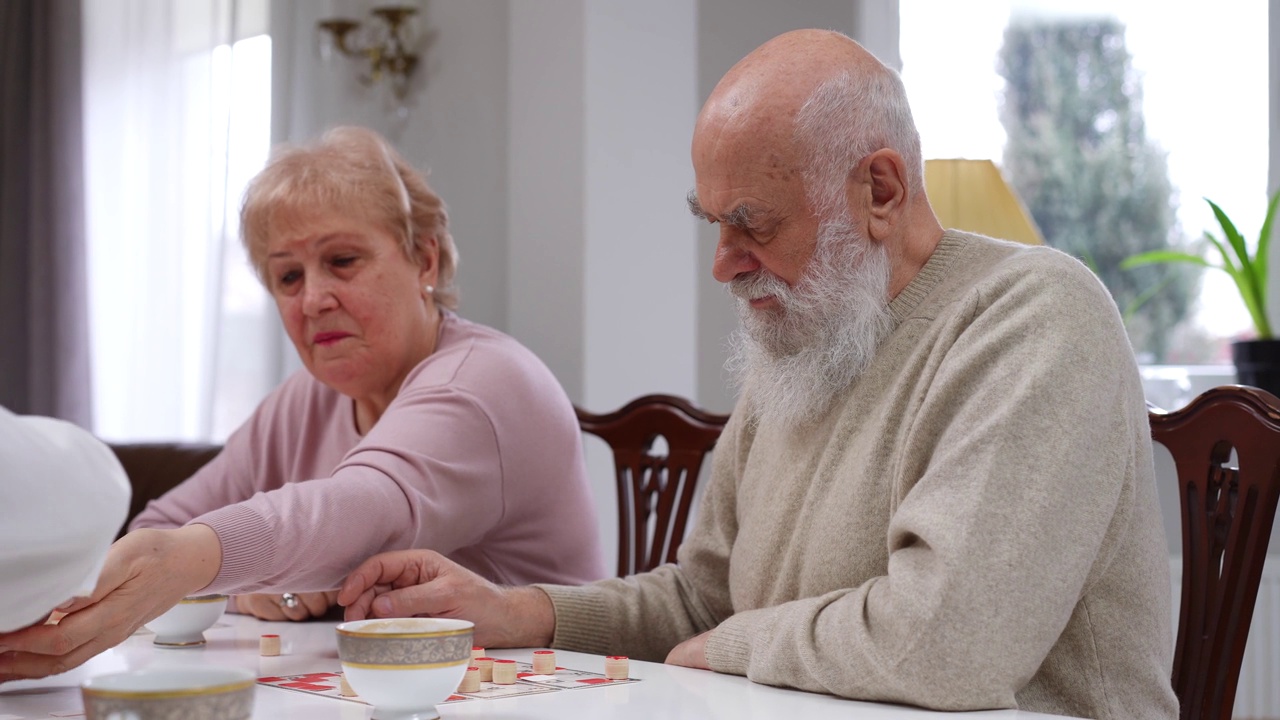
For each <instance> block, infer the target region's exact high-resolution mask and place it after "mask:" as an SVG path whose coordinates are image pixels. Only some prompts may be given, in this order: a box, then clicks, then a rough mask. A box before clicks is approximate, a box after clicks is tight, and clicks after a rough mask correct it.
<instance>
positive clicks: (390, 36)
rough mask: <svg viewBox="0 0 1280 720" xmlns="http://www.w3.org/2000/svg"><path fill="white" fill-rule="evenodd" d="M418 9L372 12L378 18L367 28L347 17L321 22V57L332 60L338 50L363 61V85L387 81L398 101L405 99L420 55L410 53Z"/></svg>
mask: <svg viewBox="0 0 1280 720" xmlns="http://www.w3.org/2000/svg"><path fill="white" fill-rule="evenodd" d="M417 12H418V9H417V8H415V7H410V6H407V5H382V6H379V7H375V8H373V9H372V10H370V13H372V15H373V16H374V18H376V20H375V21H371V22H369V23H368V24H366V25H362V24H361V23H360V22H358V21H356V20H350V19H347V18H329V19H327V20H321V21H320V23H319V25H320V29H319V41H320V57H322V58H324V59H328V58H330V57H332V55H333V52H334V50H337V51H338V52H339V53H341V54H342V55H344V56H346V57H349V58H354V59H356V60H362V61H363V64H364V66H365V68H366V70H365V71H364V72H362V73H361V74H360V82H361V83H363V84H365V85H377V84H379V83H381V82H382V81H383V80H384V79H385V80H386V81H387V83H388V85H390V87H391V91H392V93H394V94H395V96H396V98H397V99H401V100H403V99H404V96H405V93H406V92H408V89H409V78H410V77H411V76H412V75H413V70H414V68H416V67H417V66H418V55H417V53H413V52H409V49H408V48H409V46H410V44H411V41H412V40H413V38H412V37H410V36H412V35H413V32H412V27H411V25H412V20H413V16H414V15H416V14H417Z"/></svg>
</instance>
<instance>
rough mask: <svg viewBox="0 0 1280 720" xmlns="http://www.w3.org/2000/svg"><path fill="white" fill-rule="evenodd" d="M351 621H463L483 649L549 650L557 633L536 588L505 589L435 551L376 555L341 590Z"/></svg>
mask: <svg viewBox="0 0 1280 720" xmlns="http://www.w3.org/2000/svg"><path fill="white" fill-rule="evenodd" d="M338 603H339V604H340V605H342V606H344V607H345V608H346V619H347V620H363V619H365V618H384V617H413V616H419V617H444V618H463V619H466V620H470V621H472V622H474V623H475V625H476V630H475V642H476V644H477V645H483V646H484V647H547V646H548V645H549V644H550V643H551V638H552V635H553V634H554V632H555V610H554V608H553V607H552V605H551V598H549V597H547V594H546V593H544V592H542V591H541V590H539V589H537V588H532V587H517V588H511V587H500V586H498V585H495V584H494V583H491V582H489V581H488V580H485V579H484V578H482V577H480V576H479V575H476V574H475V573H473V572H471V571H470V570H467V569H466V568H463V567H462V566H460V565H458V564H457V563H454V562H452V561H451V560H448V559H447V558H445V557H444V556H442V555H440V554H439V553H436V552H433V551H431V550H399V551H396V552H389V553H383V554H381V555H375V556H373V557H371V558H369V559H368V560H366V561H365V562H364V563H362V564H361V565H360V567H358V568H356V569H355V570H354V571H353V572H352V573H351V574H350V575H349V576H347V581H346V582H345V583H344V584H343V585H342V590H341V591H339V593H338Z"/></svg>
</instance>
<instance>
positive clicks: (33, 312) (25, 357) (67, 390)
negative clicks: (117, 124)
mask: <svg viewBox="0 0 1280 720" xmlns="http://www.w3.org/2000/svg"><path fill="white" fill-rule="evenodd" d="M80 56H81V28H80V0H3V1H0V405H4V406H5V407H7V408H9V409H10V410H12V411H14V412H17V413H23V414H33V415H49V416H54V417H60V418H63V419H66V420H70V421H72V422H74V423H77V424H79V425H81V426H83V427H86V428H87V427H90V422H91V420H92V416H91V407H90V387H89V334H88V320H87V315H88V307H87V287H86V280H85V242H84V168H83V162H84V161H83V153H82V145H83V141H82V139H81V104H82V103H81V92H80V75H81V69H80Z"/></svg>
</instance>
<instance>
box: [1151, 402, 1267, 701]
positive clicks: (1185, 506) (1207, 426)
mask: <svg viewBox="0 0 1280 720" xmlns="http://www.w3.org/2000/svg"><path fill="white" fill-rule="evenodd" d="M1149 419H1150V421H1151V436H1152V439H1153V440H1155V441H1156V442H1158V443H1160V444H1162V445H1164V446H1165V447H1166V448H1168V449H1169V452H1170V454H1172V455H1173V461H1174V464H1175V466H1176V467H1177V473H1178V487H1179V490H1180V493H1179V495H1180V498H1181V503H1180V504H1181V506H1182V605H1181V609H1180V617H1179V619H1178V639H1177V645H1176V649H1175V650H1174V660H1173V688H1174V691H1175V692H1176V693H1177V695H1178V700H1179V703H1180V704H1181V707H1182V711H1181V717H1182V718H1183V720H1188V719H1190V720H1228V719H1229V718H1230V717H1231V710H1232V706H1233V704H1234V702H1235V694H1236V683H1237V681H1238V680H1239V677H1240V664H1241V662H1242V660H1243V659H1244V646H1245V641H1246V640H1247V639H1248V636H1249V624H1250V622H1251V621H1252V619H1253V606H1254V601H1255V600H1256V599H1257V597H1258V583H1259V581H1260V580H1261V577H1262V565H1263V562H1264V561H1265V559H1266V555H1267V544H1268V542H1269V540H1270V537H1271V527H1272V523H1273V522H1274V520H1275V515H1276V502H1277V498H1280V399H1277V398H1276V397H1275V396H1274V395H1272V394H1270V393H1268V392H1266V391H1263V390H1259V389H1257V388H1249V387H1243V386H1239V385H1229V386H1223V387H1217V388H1213V389H1211V390H1208V391H1206V392H1205V393H1203V394H1202V395H1200V396H1199V397H1197V398H1195V399H1194V400H1192V401H1191V403H1190V404H1188V405H1187V406H1186V407H1185V408H1182V409H1180V410H1176V411H1174V412H1169V413H1164V412H1160V411H1158V410H1155V409H1152V410H1151V411H1150V412H1149ZM1233 450H1234V455H1235V463H1234V464H1233V463H1232V451H1233Z"/></svg>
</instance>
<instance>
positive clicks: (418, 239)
mask: <svg viewBox="0 0 1280 720" xmlns="http://www.w3.org/2000/svg"><path fill="white" fill-rule="evenodd" d="M321 210H325V211H337V212H340V213H343V214H344V215H348V216H351V217H355V218H359V219H363V220H366V221H368V222H370V223H372V224H373V225H374V226H376V227H378V228H379V229H381V230H383V231H385V232H387V233H388V234H390V235H391V237H393V238H395V239H396V240H397V241H398V242H399V243H400V244H401V245H402V246H403V248H404V252H405V255H406V256H407V257H408V258H409V259H410V260H412V261H414V262H418V261H420V260H421V258H422V254H423V252H424V251H425V249H426V243H427V240H428V239H429V238H432V237H434V238H435V239H436V243H437V245H438V246H439V249H440V263H439V270H438V273H437V278H436V284H435V289H434V291H433V294H432V297H433V298H434V299H435V301H436V303H438V304H440V305H443V306H444V307H447V308H450V309H454V310H456V309H457V307H458V291H457V288H456V287H455V286H454V282H453V280H454V275H455V274H456V273H457V268H458V250H457V248H456V247H455V246H454V244H453V237H452V236H451V235H450V234H449V217H448V213H447V212H446V210H445V205H444V201H443V200H441V199H440V196H439V195H436V194H435V193H434V192H433V191H432V190H431V188H430V186H428V185H427V181H426V179H424V178H423V177H422V175H421V174H420V173H419V172H418V171H416V170H414V169H413V168H412V167H411V166H410V165H409V164H408V163H407V162H405V160H404V158H402V157H401V156H400V155H399V153H397V152H396V151H395V149H394V148H392V147H391V145H390V143H388V142H387V141H386V140H385V139H383V138H382V136H380V135H379V134H378V133H376V132H374V131H372V130H369V129H366V128H360V127H339V128H334V129H333V130H330V131H329V132H327V133H325V134H324V136H323V137H321V138H320V139H319V140H318V141H317V142H315V143H314V144H311V145H307V146H302V147H290V146H282V147H278V148H276V150H275V151H274V152H273V153H272V157H271V160H270V162H268V163H267V166H266V167H265V168H263V169H262V171H261V172H259V173H258V174H257V175H256V176H255V177H254V178H253V180H252V181H250V183H249V187H248V188H247V189H246V190H245V194H244V202H243V204H242V205H241V207H240V237H241V240H242V241H243V242H244V246H245V250H247V251H248V253H249V259H250V261H252V263H253V266H254V269H255V270H257V272H258V278H259V279H260V280H261V281H262V283H263V284H264V285H268V284H269V283H268V279H267V272H266V266H267V241H268V240H269V239H270V238H271V237H273V236H275V235H278V234H280V233H285V232H289V231H290V230H292V229H296V228H299V227H301V226H305V225H306V223H307V221H308V218H309V217H310V216H311V215H312V214H314V213H316V212H317V211H321Z"/></svg>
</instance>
